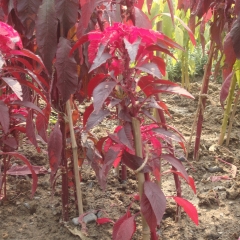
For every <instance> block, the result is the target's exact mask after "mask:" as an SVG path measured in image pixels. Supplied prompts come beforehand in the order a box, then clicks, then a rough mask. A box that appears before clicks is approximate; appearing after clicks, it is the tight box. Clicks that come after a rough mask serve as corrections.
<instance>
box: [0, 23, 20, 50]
mask: <svg viewBox="0 0 240 240" xmlns="http://www.w3.org/2000/svg"><path fill="white" fill-rule="evenodd" d="M16 46H18V47H19V48H20V49H22V47H23V46H22V41H21V38H20V36H19V34H18V32H17V31H16V30H14V29H13V28H12V27H11V26H9V25H8V24H6V23H4V22H0V50H1V52H5V53H8V52H9V51H10V50H11V49H15V48H16Z"/></svg>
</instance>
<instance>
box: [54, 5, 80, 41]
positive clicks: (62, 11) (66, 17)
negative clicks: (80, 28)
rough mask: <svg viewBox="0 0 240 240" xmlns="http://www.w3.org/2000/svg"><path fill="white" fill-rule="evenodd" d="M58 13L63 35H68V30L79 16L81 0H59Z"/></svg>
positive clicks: (56, 6)
mask: <svg viewBox="0 0 240 240" xmlns="http://www.w3.org/2000/svg"><path fill="white" fill-rule="evenodd" d="M55 8H56V15H57V18H58V19H59V20H60V24H61V27H62V28H63V34H64V35H63V36H64V37H66V36H67V33H68V30H69V29H70V28H71V27H73V26H74V24H75V23H76V21H77V18H78V10H79V0H72V1H66V0H57V1H56V4H55Z"/></svg>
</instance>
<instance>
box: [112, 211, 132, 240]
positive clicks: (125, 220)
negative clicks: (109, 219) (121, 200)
mask: <svg viewBox="0 0 240 240" xmlns="http://www.w3.org/2000/svg"><path fill="white" fill-rule="evenodd" d="M135 231H136V222H135V216H131V213H130V211H129V210H128V211H127V212H126V214H125V215H123V216H122V217H121V218H120V219H119V220H118V221H117V222H116V223H115V224H114V226H113V240H131V239H132V236H133V234H134V232H135Z"/></svg>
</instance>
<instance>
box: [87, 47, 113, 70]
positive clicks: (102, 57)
mask: <svg viewBox="0 0 240 240" xmlns="http://www.w3.org/2000/svg"><path fill="white" fill-rule="evenodd" d="M105 47H106V46H104V45H103V44H101V45H100V46H99V48H98V52H97V56H96V57H95V59H94V60H93V64H92V66H91V68H90V69H89V72H91V71H93V70H94V69H96V68H98V67H100V66H101V65H102V64H103V63H105V62H106V61H107V60H108V59H110V58H111V57H112V55H111V54H109V53H106V52H104V50H105Z"/></svg>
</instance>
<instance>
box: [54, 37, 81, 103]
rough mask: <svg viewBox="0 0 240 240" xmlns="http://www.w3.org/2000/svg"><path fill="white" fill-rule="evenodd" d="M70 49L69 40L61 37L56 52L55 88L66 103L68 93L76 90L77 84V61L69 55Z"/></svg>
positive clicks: (68, 96)
mask: <svg viewBox="0 0 240 240" xmlns="http://www.w3.org/2000/svg"><path fill="white" fill-rule="evenodd" d="M70 50H71V43H70V41H69V40H67V39H65V38H63V37H61V38H60V41H59V44H58V49H57V54H56V70H57V88H58V90H59V92H60V93H61V96H62V98H63V103H66V102H67V100H68V99H69V98H70V95H71V94H74V93H75V92H76V90H77V86H78V74H77V63H76V60H75V59H74V57H73V56H71V57H69V52H70Z"/></svg>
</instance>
